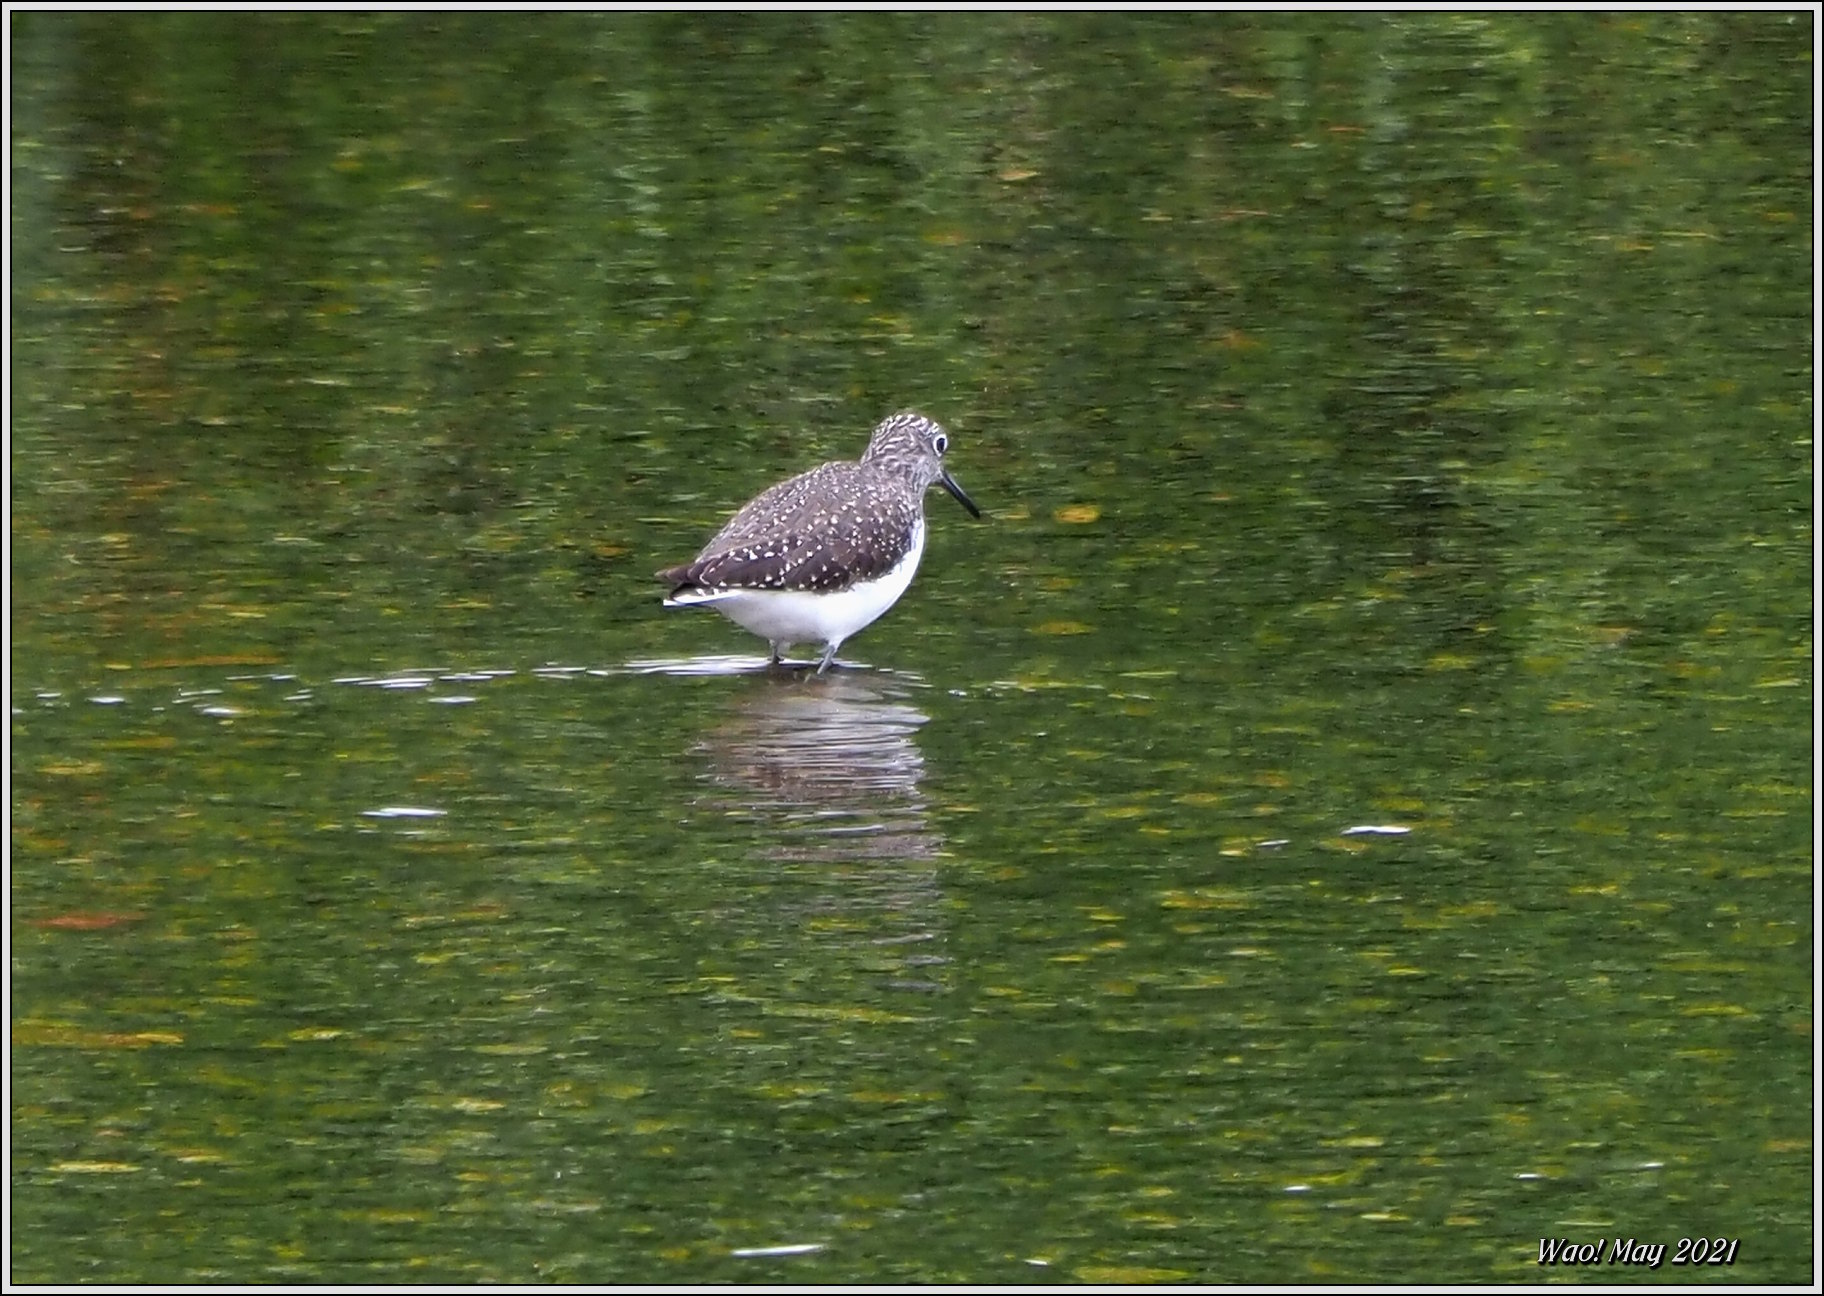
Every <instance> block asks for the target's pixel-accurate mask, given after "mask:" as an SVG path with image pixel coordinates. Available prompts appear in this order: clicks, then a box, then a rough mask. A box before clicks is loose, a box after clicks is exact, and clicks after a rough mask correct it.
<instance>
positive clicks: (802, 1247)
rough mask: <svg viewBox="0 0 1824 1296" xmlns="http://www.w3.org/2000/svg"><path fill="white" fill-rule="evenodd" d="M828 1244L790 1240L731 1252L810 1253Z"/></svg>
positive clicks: (760, 1253)
mask: <svg viewBox="0 0 1824 1296" xmlns="http://www.w3.org/2000/svg"><path fill="white" fill-rule="evenodd" d="M827 1245H828V1243H825V1242H788V1243H787V1244H785V1245H784V1246H770V1247H736V1248H735V1249H734V1250H733V1251H730V1252H729V1254H730V1255H735V1256H741V1257H743V1258H748V1257H752V1256H791V1255H809V1254H810V1253H811V1252H813V1251H821V1250H823V1249H824V1247H825V1246H827Z"/></svg>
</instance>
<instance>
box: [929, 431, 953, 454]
mask: <svg viewBox="0 0 1824 1296" xmlns="http://www.w3.org/2000/svg"><path fill="white" fill-rule="evenodd" d="M931 448H932V449H933V450H935V451H937V452H938V453H939V454H940V455H941V454H942V453H943V452H944V451H946V450H948V449H949V448H950V438H949V437H947V436H945V435H944V434H943V433H942V432H939V433H938V434H937V435H936V436H934V437H932V438H931Z"/></svg>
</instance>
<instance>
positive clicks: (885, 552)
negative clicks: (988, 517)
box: [658, 412, 981, 596]
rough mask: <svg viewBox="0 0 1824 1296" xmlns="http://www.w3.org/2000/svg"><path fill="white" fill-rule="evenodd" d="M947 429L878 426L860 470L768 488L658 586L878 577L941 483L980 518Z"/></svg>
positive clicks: (812, 584) (912, 420)
mask: <svg viewBox="0 0 1824 1296" xmlns="http://www.w3.org/2000/svg"><path fill="white" fill-rule="evenodd" d="M947 448H948V438H947V437H946V435H945V433H944V430H943V429H942V428H941V427H939V426H938V425H937V424H936V423H934V422H933V421H932V420H930V419H928V418H926V417H925V416H924V415H922V414H914V413H911V412H906V413H902V414H895V415H893V416H892V417H890V418H888V419H885V420H883V421H882V422H881V424H880V425H879V426H878V427H876V428H875V429H874V435H873V437H872V438H871V439H870V440H869V442H868V449H867V452H866V453H865V454H863V455H862V457H861V462H859V463H842V462H838V463H826V464H821V465H819V466H818V467H816V468H813V469H811V470H810V471H809V472H804V473H800V474H798V476H796V477H793V478H791V479H790V480H789V481H782V482H780V483H779V484H778V485H777V486H771V487H768V488H767V489H766V490H764V491H762V492H760V494H758V495H756V496H755V497H754V498H753V499H752V500H751V501H749V502H748V504H747V505H746V506H745V507H743V508H742V509H741V511H740V512H739V513H736V514H735V515H734V517H732V518H730V519H729V520H728V524H727V525H726V526H724V527H723V528H722V529H721V530H720V531H718V532H716V534H715V536H714V538H712V539H711V540H710V542H709V543H708V544H706V545H704V546H703V551H702V552H701V553H699V554H698V555H697V556H696V557H695V558H694V559H692V560H691V561H690V562H687V563H684V564H682V565H681V566H677V567H667V568H666V569H665V570H664V571H662V572H660V573H658V577H659V579H660V580H662V581H664V582H665V583H666V584H667V585H670V586H672V587H673V594H674V596H675V594H676V593H677V592H678V591H679V590H682V589H686V588H689V587H693V586H694V587H698V588H702V589H731V588H739V589H773V590H783V589H795V590H809V591H815V592H825V591H831V590H841V589H847V588H848V587H849V586H851V585H853V584H855V583H856V582H858V581H866V580H872V579H873V578H875V577H877V576H879V575H881V574H882V573H883V572H885V571H886V570H887V569H889V568H890V567H892V566H893V564H894V563H896V562H898V561H899V559H900V558H901V556H903V555H904V554H905V552H906V551H907V549H908V548H910V546H911V544H912V535H913V528H914V527H916V526H917V524H918V521H919V519H920V518H922V517H923V516H924V512H925V492H926V491H927V490H929V489H930V488H931V486H932V485H934V484H935V483H937V482H940V481H941V482H944V483H945V485H946V487H947V488H948V489H949V490H950V491H951V493H952V494H954V495H955V496H956V497H957V499H958V500H959V501H961V502H962V503H963V505H964V506H965V507H966V508H968V509H969V511H970V512H971V513H974V514H975V515H976V516H977V517H979V516H981V514H980V512H979V510H977V509H976V507H975V505H974V504H972V503H970V502H969V500H968V497H967V496H965V495H963V493H962V491H961V489H960V488H958V487H957V485H956V483H955V482H954V481H953V480H951V479H950V476H949V474H948V473H947V472H946V471H945V470H944V467H943V464H942V462H941V457H942V455H943V452H944V450H945V449H947Z"/></svg>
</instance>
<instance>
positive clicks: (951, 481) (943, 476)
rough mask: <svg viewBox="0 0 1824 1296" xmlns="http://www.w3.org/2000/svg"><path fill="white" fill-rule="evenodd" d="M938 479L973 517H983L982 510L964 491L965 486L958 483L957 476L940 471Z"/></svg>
mask: <svg viewBox="0 0 1824 1296" xmlns="http://www.w3.org/2000/svg"><path fill="white" fill-rule="evenodd" d="M937 479H938V480H939V481H940V482H942V483H943V484H944V489H945V490H947V491H949V492H950V493H951V494H952V495H954V496H955V497H956V502H957V503H958V504H961V505H962V506H963V507H964V508H966V509H968V510H969V515H970V516H971V517H977V518H979V517H981V515H982V511H981V510H980V509H979V508H977V507H976V506H975V501H974V500H972V499H970V498H969V497H968V495H966V494H964V493H963V488H962V487H961V486H958V485H957V484H956V478H954V477H952V476H951V475H950V474H949V473H948V472H943V471H940V472H939V473H938V475H937Z"/></svg>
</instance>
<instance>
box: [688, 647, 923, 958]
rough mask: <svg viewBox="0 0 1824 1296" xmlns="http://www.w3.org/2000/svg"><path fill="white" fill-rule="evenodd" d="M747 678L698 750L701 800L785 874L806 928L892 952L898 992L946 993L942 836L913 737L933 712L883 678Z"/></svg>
mask: <svg viewBox="0 0 1824 1296" xmlns="http://www.w3.org/2000/svg"><path fill="white" fill-rule="evenodd" d="M752 682H753V684H754V685H755V687H754V688H752V690H751V691H749V692H748V693H747V694H746V695H745V696H744V697H742V698H740V699H739V700H737V701H736V702H735V703H734V709H733V711H732V713H731V714H730V715H729V716H728V717H727V718H726V719H725V720H724V721H723V722H722V723H721V724H719V725H718V726H717V727H716V728H715V729H714V730H713V731H712V732H711V733H710V734H709V735H708V736H707V737H706V738H705V739H704V740H703V741H702V742H701V743H700V744H698V747H697V751H698V753H699V754H700V755H702V756H704V757H705V758H706V759H707V762H708V773H707V779H708V781H709V782H710V783H711V784H712V785H713V786H714V788H715V789H716V792H715V793H714V794H713V795H712V796H711V797H710V798H709V804H710V805H713V806H715V807H718V808H720V809H722V810H723V811H724V812H725V813H726V814H728V815H729V817H730V818H732V819H735V820H737V821H744V822H746V823H749V824H751V825H752V827H753V830H754V837H753V840H754V852H755V857H756V858H757V859H759V860H763V861H766V862H768V863H769V864H771V865H772V866H773V867H774V868H781V866H783V868H782V876H781V877H780V881H781V882H789V883H796V884H797V886H796V887H794V888H792V890H794V891H796V893H797V905H798V907H800V908H801V910H802V912H803V916H804V918H805V919H806V920H808V921H809V923H810V924H811V925H812V926H814V927H818V928H824V929H832V930H836V931H846V932H850V933H853V934H855V935H857V936H860V937H861V938H862V939H864V940H866V941H867V942H868V943H869V944H870V945H873V946H876V947H881V948H882V949H890V948H895V947H897V948H898V949H899V951H900V952H899V953H898V955H897V956H896V957H895V958H893V959H892V960H891V961H892V962H895V963H897V964H898V967H899V974H898V975H897V976H896V977H895V979H894V982H893V984H894V985H895V986H896V987H897V988H901V989H908V990H916V989H927V990H935V989H939V988H941V987H939V986H938V985H936V984H935V983H933V982H932V980H931V976H932V969H933V968H935V967H936V966H938V965H941V964H942V963H943V962H945V960H944V959H943V958H942V957H941V955H939V954H938V953H937V950H936V948H935V944H934V943H935V941H936V940H937V937H938V932H937V915H938V908H937V906H938V901H939V899H940V893H939V890H938V877H937V865H936V859H937V856H938V854H939V851H940V849H941V842H940V839H939V838H938V836H937V834H936V833H934V832H933V831H932V830H931V828H930V826H929V825H928V824H927V822H926V819H925V805H924V801H923V798H922V794H921V792H920V787H919V784H920V781H921V779H922V778H923V776H924V757H923V755H922V754H921V753H920V751H919V748H918V744H917V742H916V741H915V736H916V734H917V732H918V730H919V728H920V727H921V726H922V725H924V723H925V722H926V720H927V719H928V717H927V716H926V715H925V714H924V713H923V712H922V711H920V710H919V709H918V708H917V707H915V706H912V705H911V704H910V703H909V702H907V701H906V700H905V696H906V693H907V692H908V691H909V690H908V689H907V687H906V685H905V684H904V683H903V682H900V681H895V680H894V679H893V678H892V677H890V676H883V675H881V674H879V673H871V674H870V675H869V676H868V677H865V678H863V677H858V676H856V675H853V674H842V675H831V676H824V677H822V678H818V679H802V678H800V679H780V678H777V677H753V679H752Z"/></svg>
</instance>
